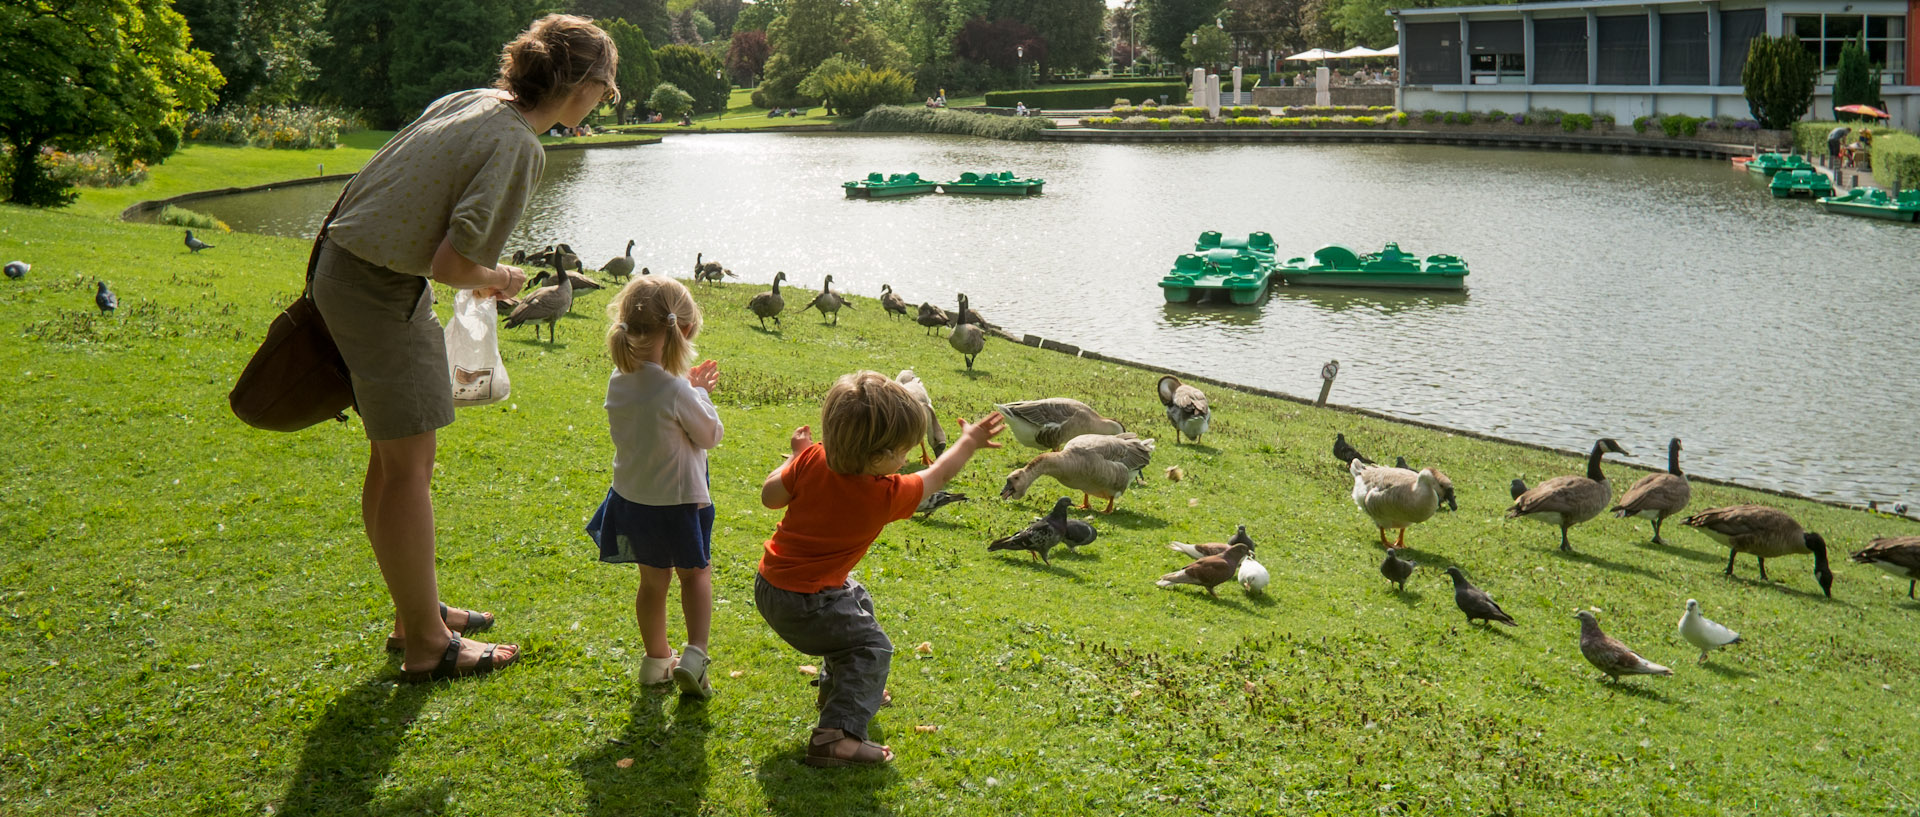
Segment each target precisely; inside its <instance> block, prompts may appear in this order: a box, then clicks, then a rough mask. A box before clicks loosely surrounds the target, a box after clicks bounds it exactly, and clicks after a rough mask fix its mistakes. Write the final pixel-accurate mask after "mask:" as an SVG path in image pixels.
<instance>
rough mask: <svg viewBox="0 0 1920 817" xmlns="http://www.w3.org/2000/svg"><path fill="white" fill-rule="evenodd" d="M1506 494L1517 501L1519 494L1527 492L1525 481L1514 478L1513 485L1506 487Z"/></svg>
mask: <svg viewBox="0 0 1920 817" xmlns="http://www.w3.org/2000/svg"><path fill="white" fill-rule="evenodd" d="M1507 492H1508V493H1510V494H1512V495H1513V496H1512V498H1513V499H1519V498H1520V495H1521V494H1524V493H1526V492H1527V481H1526V480H1524V479H1521V478H1519V477H1514V478H1513V484H1512V485H1509V486H1507Z"/></svg>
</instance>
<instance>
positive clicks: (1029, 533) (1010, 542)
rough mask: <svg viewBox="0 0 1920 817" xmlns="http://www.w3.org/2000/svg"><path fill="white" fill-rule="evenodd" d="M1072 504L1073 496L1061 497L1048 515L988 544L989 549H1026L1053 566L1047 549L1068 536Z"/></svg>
mask: <svg viewBox="0 0 1920 817" xmlns="http://www.w3.org/2000/svg"><path fill="white" fill-rule="evenodd" d="M1072 505H1073V497H1066V496H1063V497H1060V499H1059V501H1057V502H1054V503H1053V510H1052V511H1050V512H1048V513H1047V515H1046V516H1042V517H1039V518H1037V519H1034V520H1033V523H1032V524H1030V525H1028V526H1027V527H1026V529H1024V530H1022V531H1020V532H1019V533H1016V534H1014V535H1012V536H1007V537H1004V538H1001V539H996V540H994V541H993V543H992V544H990V545H987V550H988V551H995V550H1024V551H1026V552H1027V553H1028V555H1036V554H1037V555H1038V556H1039V557H1040V561H1042V562H1045V563H1047V565H1048V566H1051V565H1052V564H1053V560H1052V559H1050V558H1047V551H1049V550H1052V549H1053V546H1054V545H1057V544H1060V542H1061V540H1062V539H1065V538H1066V535H1067V508H1069V507H1072Z"/></svg>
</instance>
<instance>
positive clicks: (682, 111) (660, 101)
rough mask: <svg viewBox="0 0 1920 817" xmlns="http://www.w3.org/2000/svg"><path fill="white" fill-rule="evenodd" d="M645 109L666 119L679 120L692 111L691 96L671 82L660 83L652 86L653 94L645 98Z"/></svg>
mask: <svg viewBox="0 0 1920 817" xmlns="http://www.w3.org/2000/svg"><path fill="white" fill-rule="evenodd" d="M647 107H649V108H652V109H654V110H656V111H659V112H660V115H661V116H664V117H666V118H668V119H679V118H680V117H682V116H686V115H687V112H688V111H691V110H693V96H692V95H691V94H688V93H687V92H686V91H682V90H680V89H679V88H678V87H675V86H674V84H673V83H671V82H662V83H660V84H659V85H656V86H654V88H653V94H652V95H651V96H648V97H647Z"/></svg>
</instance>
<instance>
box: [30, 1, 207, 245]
mask: <svg viewBox="0 0 1920 817" xmlns="http://www.w3.org/2000/svg"><path fill="white" fill-rule="evenodd" d="M0 54H5V55H6V60H5V61H4V62H0V137H3V138H4V139H5V140H6V143H7V145H8V147H9V148H11V149H12V167H11V169H10V172H9V174H8V175H9V176H10V178H11V179H12V184H11V185H10V186H9V189H8V193H7V200H8V201H12V202H17V203H20V204H28V205H34V206H41V207H45V206H52V205H58V204H65V203H67V202H70V201H72V200H73V199H74V193H73V192H72V189H71V187H70V186H69V185H67V184H65V183H63V182H58V181H55V180H53V179H52V178H51V177H50V176H49V175H48V174H47V168H46V166H45V164H44V163H43V162H42V161H41V156H40V149H41V148H42V147H55V148H62V149H66V150H91V149H94V148H99V147H106V148H109V149H111V150H112V151H113V153H114V155H115V157H116V158H117V159H119V160H120V161H123V162H131V161H133V160H148V161H158V160H160V159H164V158H165V150H164V149H163V148H164V146H165V145H166V144H167V143H169V142H173V139H172V138H170V137H173V134H171V133H168V134H166V137H163V136H162V132H163V130H164V129H166V128H169V127H171V126H170V125H169V124H168V120H169V118H170V117H172V116H174V115H175V114H176V113H177V112H180V111H198V110H204V109H205V108H206V107H207V106H208V105H211V104H213V100H214V96H215V90H216V89H218V88H219V87H220V83H221V77H220V72H219V71H218V70H217V69H215V68H214V67H213V58H212V57H211V56H210V55H208V54H207V52H205V51H198V50H194V49H192V48H190V47H189V45H188V35H187V21H186V19H185V18H182V17H181V16H180V14H179V13H178V12H176V11H174V10H173V4H172V2H170V0H58V2H53V1H52V0H27V2H9V3H7V4H5V5H0Z"/></svg>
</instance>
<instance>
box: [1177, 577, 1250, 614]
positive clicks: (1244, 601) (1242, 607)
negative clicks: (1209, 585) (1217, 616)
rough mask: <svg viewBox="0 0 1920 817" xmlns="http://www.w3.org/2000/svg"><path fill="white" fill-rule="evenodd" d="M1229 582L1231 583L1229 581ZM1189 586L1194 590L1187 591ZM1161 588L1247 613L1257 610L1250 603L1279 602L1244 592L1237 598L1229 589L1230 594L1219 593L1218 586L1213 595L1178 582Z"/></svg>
mask: <svg viewBox="0 0 1920 817" xmlns="http://www.w3.org/2000/svg"><path fill="white" fill-rule="evenodd" d="M1229 584H1231V583H1230V582H1229ZM1226 586H1227V585H1226V584H1222V585H1220V587H1226ZM1236 587H1237V585H1236ZM1187 588H1192V591H1193V592H1186V590H1187ZM1160 589H1161V590H1163V591H1166V592H1169V593H1179V594H1181V595H1183V596H1192V597H1193V598H1194V599H1196V600H1198V601H1202V602H1206V603H1208V604H1216V605H1219V606H1222V607H1231V608H1233V609H1234V610H1236V611H1238V612H1241V613H1246V614H1248V615H1252V614H1253V613H1254V612H1255V610H1254V609H1253V608H1252V607H1251V606H1249V603H1251V604H1257V605H1260V606H1262V607H1271V606H1274V605H1275V604H1277V603H1278V602H1275V601H1274V600H1273V599H1271V598H1267V597H1264V596H1254V595H1251V594H1248V593H1244V592H1243V593H1241V594H1240V595H1239V597H1237V598H1236V597H1234V596H1233V595H1232V594H1231V591H1229V594H1228V595H1224V596H1222V595H1219V590H1220V588H1218V587H1216V588H1214V595H1211V596H1209V595H1207V589H1206V588H1204V587H1200V586H1198V585H1177V584H1176V585H1174V586H1172V587H1162V588H1160Z"/></svg>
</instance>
